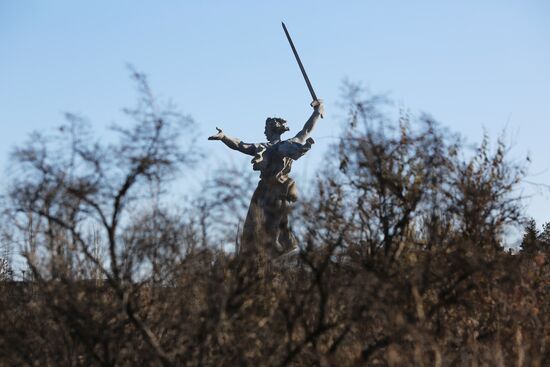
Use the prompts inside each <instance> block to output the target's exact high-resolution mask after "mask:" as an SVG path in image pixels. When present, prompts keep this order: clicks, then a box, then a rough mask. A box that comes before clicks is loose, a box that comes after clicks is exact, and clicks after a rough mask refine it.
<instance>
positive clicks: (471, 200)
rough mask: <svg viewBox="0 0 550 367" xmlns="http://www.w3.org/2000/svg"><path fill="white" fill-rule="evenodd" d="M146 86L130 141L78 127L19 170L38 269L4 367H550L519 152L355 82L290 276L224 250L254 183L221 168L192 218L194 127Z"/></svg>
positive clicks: (46, 144)
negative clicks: (416, 113)
mask: <svg viewBox="0 0 550 367" xmlns="http://www.w3.org/2000/svg"><path fill="white" fill-rule="evenodd" d="M134 79H135V80H136V82H137V84H138V87H139V88H138V89H139V92H140V99H139V103H138V105H137V107H136V108H133V109H129V110H126V113H127V114H128V115H129V116H130V117H131V118H132V119H133V121H134V122H133V124H132V125H131V126H130V127H128V128H125V127H120V126H119V127H115V130H116V132H117V133H118V135H119V137H120V140H119V141H117V142H115V143H110V144H109V143H103V142H101V141H100V140H98V139H97V138H96V137H95V136H94V135H93V134H91V132H90V130H89V129H87V128H86V126H87V125H86V123H85V121H84V120H82V119H80V118H78V117H77V116H73V115H69V116H67V117H68V120H67V123H66V124H65V125H63V126H62V127H61V128H60V129H59V130H57V131H55V132H54V133H52V134H51V135H49V134H34V135H32V136H31V139H30V141H29V143H28V144H26V145H24V146H22V147H20V148H18V149H17V150H16V151H15V152H14V154H13V157H12V158H13V160H14V162H15V163H14V165H13V167H12V174H11V178H10V180H11V181H10V182H11V184H10V187H9V190H8V192H7V193H6V195H5V196H4V197H3V206H4V220H3V232H4V233H3V237H2V241H3V243H4V246H11V247H16V248H19V249H22V254H23V256H24V257H25V259H26V261H27V265H28V270H27V271H26V275H25V278H24V279H23V280H17V279H15V280H14V279H12V278H13V277H12V276H11V275H10V274H9V273H8V272H3V273H4V274H6V275H5V277H4V279H2V281H1V282H0V288H1V292H2V297H0V312H1V315H0V365H6V366H8V365H14V366H15V365H17V366H24V365H29V366H80V365H82V366H90V365H98V366H99V365H101V366H114V365H119V366H135V365H164V366H180V365H181V366H187V365H189V366H194V365H197V366H199V365H200V366H212V365H215V366H235V365H243V366H271V365H277V366H287V365H289V366H311V365H318V366H354V365H368V366H410V365H418V366H427V365H434V366H473V365H487V366H512V365H513V366H544V365H548V364H549V363H550V295H549V294H550V292H549V290H550V265H549V261H548V257H549V255H550V254H549V252H550V251H549V249H548V246H545V245H542V244H543V243H546V242H544V241H545V240H546V239H544V238H543V237H541V235H540V234H538V232H537V233H536V236H535V240H534V242H529V243H528V242H526V241H527V240H529V238H531V237H528V236H527V235H526V236H527V237H524V243H528V244H527V245H524V246H523V247H522V250H521V251H510V250H509V249H507V248H505V244H506V241H507V236H508V235H507V233H508V232H507V231H508V229H510V228H512V227H514V226H515V227H518V226H522V225H523V224H524V219H523V216H522V211H521V204H522V201H521V197H520V195H519V190H518V189H519V185H520V183H521V180H522V178H523V176H524V174H525V172H524V166H523V162H519V163H518V162H514V161H512V160H510V159H509V158H508V157H507V153H508V151H507V147H506V145H505V144H504V143H503V141H501V140H499V141H498V142H497V143H496V145H495V146H494V147H493V146H492V145H491V143H490V141H489V139H488V137H484V138H483V140H482V142H481V143H480V144H479V145H478V146H477V147H476V148H475V149H473V150H471V149H468V148H465V145H464V144H463V142H461V140H460V139H459V138H458V137H456V136H455V135H453V134H451V133H449V132H448V131H446V130H445V129H444V128H442V127H441V126H440V125H439V124H438V123H436V122H435V121H434V120H433V119H431V118H430V117H429V116H420V117H412V116H411V115H410V114H408V113H407V112H406V111H399V112H398V113H397V115H398V116H397V117H396V118H392V117H391V113H388V107H387V106H386V105H385V104H384V100H383V99H381V98H379V97H376V96H369V95H367V94H365V93H364V92H362V91H361V90H360V89H359V88H356V87H353V86H350V87H349V88H348V92H349V93H347V94H346V95H345V97H344V101H345V104H346V107H345V109H346V111H347V113H348V118H347V119H346V121H345V128H344V131H343V133H342V135H341V136H340V138H339V141H338V143H337V144H335V146H334V148H333V150H332V153H331V154H329V155H327V158H326V160H325V162H326V165H324V166H323V167H322V168H321V170H320V171H319V174H318V175H317V178H316V179H315V180H314V182H313V183H312V184H311V187H310V189H309V190H306V192H305V193H302V197H301V199H300V202H299V204H298V205H297V207H296V208H295V211H294V213H293V227H294V231H295V232H296V234H297V237H298V238H299V242H300V254H299V256H298V258H297V259H296V260H295V261H292V262H290V263H274V262H271V261H269V260H268V259H266V258H265V257H262V256H256V257H254V258H249V257H245V256H242V255H238V254H236V253H235V252H231V251H224V250H222V248H227V246H226V245H227V244H231V245H234V246H235V247H236V248H238V234H237V232H238V228H239V223H242V218H243V216H244V214H245V213H246V208H247V205H248V200H249V199H250V196H251V190H252V189H253V184H254V182H253V180H254V178H253V177H252V176H251V175H250V174H246V173H244V174H243V173H241V172H236V171H235V170H232V169H220V170H219V171H218V173H217V174H216V176H215V177H213V178H212V179H210V180H209V181H208V182H205V184H204V190H203V191H202V192H201V194H200V195H199V196H198V197H197V198H195V199H194V200H193V201H192V203H191V204H190V205H176V204H174V203H173V202H172V201H173V200H172V196H171V194H170V190H169V185H170V184H171V182H173V181H171V180H172V179H173V178H177V177H179V178H181V177H183V179H185V177H186V176H191V175H193V174H194V169H195V168H194V166H193V165H194V163H195V162H196V160H197V158H199V157H198V156H197V154H196V149H195V148H194V145H193V144H192V141H193V138H195V137H196V136H195V135H193V131H194V129H193V122H192V120H191V119H190V118H188V117H185V116H183V115H181V114H180V113H178V112H177V111H176V110H175V109H174V108H173V106H169V105H164V104H162V103H159V102H158V101H156V100H155V98H154V96H153V94H152V93H151V91H150V89H149V86H148V84H147V81H146V79H145V77H144V76H143V75H141V74H139V73H135V74H134ZM389 116H390V117H389ZM545 231H546V230H545ZM535 232H536V228H535ZM546 232H547V231H546ZM546 232H545V233H546ZM526 233H527V232H526ZM526 238H527V240H526ZM3 266H4V265H3ZM6 269H7V268H6Z"/></svg>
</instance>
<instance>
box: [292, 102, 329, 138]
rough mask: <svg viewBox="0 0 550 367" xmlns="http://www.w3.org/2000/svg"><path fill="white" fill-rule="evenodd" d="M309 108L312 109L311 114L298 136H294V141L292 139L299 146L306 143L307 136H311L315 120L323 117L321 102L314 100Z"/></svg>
mask: <svg viewBox="0 0 550 367" xmlns="http://www.w3.org/2000/svg"><path fill="white" fill-rule="evenodd" d="M311 106H312V107H313V113H312V114H311V116H310V117H309V119H308V120H307V121H306V123H305V124H304V127H303V128H302V130H301V131H300V132H299V133H298V134H296V136H295V137H294V139H292V140H294V141H296V142H298V143H300V144H304V143H305V142H306V140H307V138H308V137H309V134H311V132H312V131H313V129H314V128H315V124H317V120H319V117H323V114H324V112H325V111H324V106H323V101H322V100H315V101H313V102H311Z"/></svg>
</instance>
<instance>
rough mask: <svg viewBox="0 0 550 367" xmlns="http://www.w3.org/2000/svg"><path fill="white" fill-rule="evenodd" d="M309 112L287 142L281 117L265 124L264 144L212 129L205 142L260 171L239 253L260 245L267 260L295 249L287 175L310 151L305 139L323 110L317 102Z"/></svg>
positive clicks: (294, 193) (294, 195) (293, 192)
mask: <svg viewBox="0 0 550 367" xmlns="http://www.w3.org/2000/svg"><path fill="white" fill-rule="evenodd" d="M311 106H312V107H313V113H312V114H311V116H310V118H309V119H308V120H307V121H306V123H305V125H304V127H303V128H302V130H301V131H300V132H299V133H298V134H296V136H294V137H293V138H291V139H288V140H281V135H282V134H283V133H284V132H286V131H289V128H288V126H287V122H286V121H285V120H283V119H282V118H277V117H270V118H267V120H266V121H265V131H264V133H265V136H266V138H267V140H268V141H267V143H259V144H249V143H244V142H242V141H241V140H239V139H237V138H232V137H229V136H227V135H225V133H224V132H223V131H222V130H221V129H219V128H217V127H216V129H217V130H218V133H217V134H215V135H213V136H210V137H209V138H208V140H220V141H222V142H223V143H224V144H225V145H227V146H228V147H229V148H231V149H234V150H238V151H240V152H241V153H244V154H248V155H251V156H253V157H254V158H252V161H251V163H252V168H253V169H254V170H255V171H260V182H259V183H258V186H257V187H256V190H255V191H254V194H253V195H252V200H251V201H250V206H249V208H248V213H247V215H246V220H245V223H244V227H243V235H242V241H241V249H240V251H241V253H253V252H256V251H258V249H259V248H258V246H262V247H263V250H264V251H266V253H267V254H268V255H270V256H271V257H277V256H280V255H282V254H285V253H288V252H290V251H292V250H293V249H294V248H296V239H295V237H294V235H293V234H292V232H291V230H290V228H289V224H288V214H289V211H290V205H291V204H292V203H293V202H295V201H296V200H297V199H298V190H297V188H296V184H295V182H294V180H293V179H292V178H290V177H289V176H288V175H289V173H290V170H291V167H292V162H293V161H295V160H297V159H298V158H300V157H302V156H303V155H304V154H306V153H307V152H308V151H309V149H311V146H312V144H314V140H313V139H312V138H311V137H310V136H309V135H310V134H311V131H312V130H313V129H314V128H315V124H316V123H317V120H318V119H319V117H321V116H323V114H324V109H323V103H322V101H321V100H318V99H316V100H314V101H313V102H312V103H311Z"/></svg>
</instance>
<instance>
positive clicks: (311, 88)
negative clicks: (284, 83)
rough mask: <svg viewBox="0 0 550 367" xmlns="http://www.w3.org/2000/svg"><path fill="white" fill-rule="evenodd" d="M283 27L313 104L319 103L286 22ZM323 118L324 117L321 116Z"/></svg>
mask: <svg viewBox="0 0 550 367" xmlns="http://www.w3.org/2000/svg"><path fill="white" fill-rule="evenodd" d="M281 24H282V25H283V29H284V31H285V34H286V38H287V39H288V43H290V47H291V48H292V52H293V53H294V57H295V58H296V61H297V62H298V66H299V67H300V71H301V72H302V75H303V76H304V79H305V81H306V84H307V89H309V93H310V94H311V98H313V102H315V101H318V99H317V96H316V95H315V91H314V90H313V87H312V86H311V82H310V81H309V78H308V77H307V74H306V70H305V69H304V65H303V64H302V61H301V60H300V56H298V52H297V51H296V47H294V42H292V38H290V34H288V29H286V25H285V23H284V22H281ZM321 117H323V116H321Z"/></svg>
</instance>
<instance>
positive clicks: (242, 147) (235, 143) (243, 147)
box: [208, 127, 258, 155]
mask: <svg viewBox="0 0 550 367" xmlns="http://www.w3.org/2000/svg"><path fill="white" fill-rule="evenodd" d="M216 130H218V133H217V134H215V135H212V136H210V137H209V138H208V140H221V141H222V142H223V143H224V144H225V145H227V146H228V147H229V148H231V149H233V150H238V151H239V152H241V153H244V154H248V155H255V154H256V151H257V148H258V147H257V145H256V144H249V143H244V142H242V141H241V140H239V139H237V138H232V137H230V136H227V135H225V134H224V132H223V131H222V129H220V128H217V127H216Z"/></svg>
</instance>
